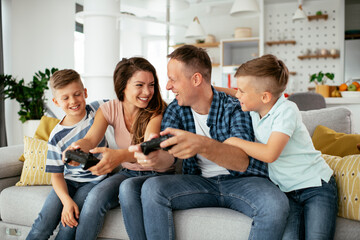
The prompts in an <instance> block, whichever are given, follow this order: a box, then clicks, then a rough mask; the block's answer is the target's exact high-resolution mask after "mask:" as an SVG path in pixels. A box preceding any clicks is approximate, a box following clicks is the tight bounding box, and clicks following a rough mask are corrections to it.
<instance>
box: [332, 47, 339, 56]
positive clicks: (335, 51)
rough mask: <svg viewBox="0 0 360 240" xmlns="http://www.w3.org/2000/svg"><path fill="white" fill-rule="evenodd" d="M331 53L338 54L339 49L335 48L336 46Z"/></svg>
mask: <svg viewBox="0 0 360 240" xmlns="http://www.w3.org/2000/svg"><path fill="white" fill-rule="evenodd" d="M330 54H331V55H336V54H338V50H337V49H335V48H333V49H330Z"/></svg>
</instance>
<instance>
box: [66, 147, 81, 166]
mask: <svg viewBox="0 0 360 240" xmlns="http://www.w3.org/2000/svg"><path fill="white" fill-rule="evenodd" d="M79 148H80V146H79V145H77V144H76V142H74V143H72V144H71V145H70V146H68V147H67V148H66V149H65V151H64V152H63V153H62V161H63V163H64V164H65V162H66V159H65V154H66V151H68V150H76V149H79ZM67 164H69V165H70V166H79V165H80V163H78V162H75V161H70V162H68V163H67Z"/></svg>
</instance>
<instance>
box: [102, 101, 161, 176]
mask: <svg viewBox="0 0 360 240" xmlns="http://www.w3.org/2000/svg"><path fill="white" fill-rule="evenodd" d="M100 108H101V111H102V113H103V115H104V117H105V119H106V121H107V122H108V124H109V125H111V126H113V128H114V133H115V142H116V144H117V146H118V148H119V149H128V147H129V146H130V144H131V137H132V136H131V133H130V132H129V131H128V129H127V128H126V125H125V120H124V111H123V107H122V102H121V101H119V100H118V99H114V100H110V101H108V102H106V103H104V104H103V105H101V106H100ZM121 165H122V166H123V167H124V168H127V169H130V170H134V171H154V169H153V168H145V167H143V166H141V165H140V164H138V163H129V162H124V163H122V164H121ZM164 170H165V169H164ZM164 170H161V172H165V171H167V170H168V169H166V170H165V171H164Z"/></svg>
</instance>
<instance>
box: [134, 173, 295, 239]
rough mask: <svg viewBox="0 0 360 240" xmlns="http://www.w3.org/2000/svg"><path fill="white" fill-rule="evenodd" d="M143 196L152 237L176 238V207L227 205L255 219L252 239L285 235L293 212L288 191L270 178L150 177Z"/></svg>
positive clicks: (148, 229) (145, 222)
mask: <svg viewBox="0 0 360 240" xmlns="http://www.w3.org/2000/svg"><path fill="white" fill-rule="evenodd" d="M141 194H142V195H141V200H142V205H143V213H144V224H145V231H146V237H147V239H148V240H168V239H175V231H174V220H173V214H172V210H182V209H190V208H200V207H224V208H229V209H233V210H235V211H238V212H242V213H244V214H245V215H247V216H249V217H251V218H252V219H253V224H252V227H251V232H250V236H249V239H256V240H261V239H271V240H276V239H281V238H282V235H283V232H284V228H285V225H286V219H287V217H288V213H289V203H288V199H287V197H286V195H285V194H284V193H283V192H281V191H280V189H279V188H277V187H276V186H275V185H274V184H273V183H271V182H270V181H269V180H268V179H267V178H262V177H255V176H253V177H232V176H229V175H222V176H217V177H212V178H204V177H201V176H197V175H175V176H160V177H153V178H149V179H147V180H146V181H145V183H144V184H143V188H142V192H141Z"/></svg>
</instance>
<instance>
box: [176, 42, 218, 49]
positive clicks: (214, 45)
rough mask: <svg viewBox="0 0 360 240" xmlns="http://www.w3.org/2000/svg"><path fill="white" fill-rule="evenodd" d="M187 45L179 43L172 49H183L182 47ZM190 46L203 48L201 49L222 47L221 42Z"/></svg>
mask: <svg viewBox="0 0 360 240" xmlns="http://www.w3.org/2000/svg"><path fill="white" fill-rule="evenodd" d="M184 45H185V43H179V44H176V45H173V46H171V47H172V48H178V47H181V46H184ZM190 45H193V46H195V47H201V48H215V47H219V45H220V42H213V43H207V42H205V43H194V44H190Z"/></svg>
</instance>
